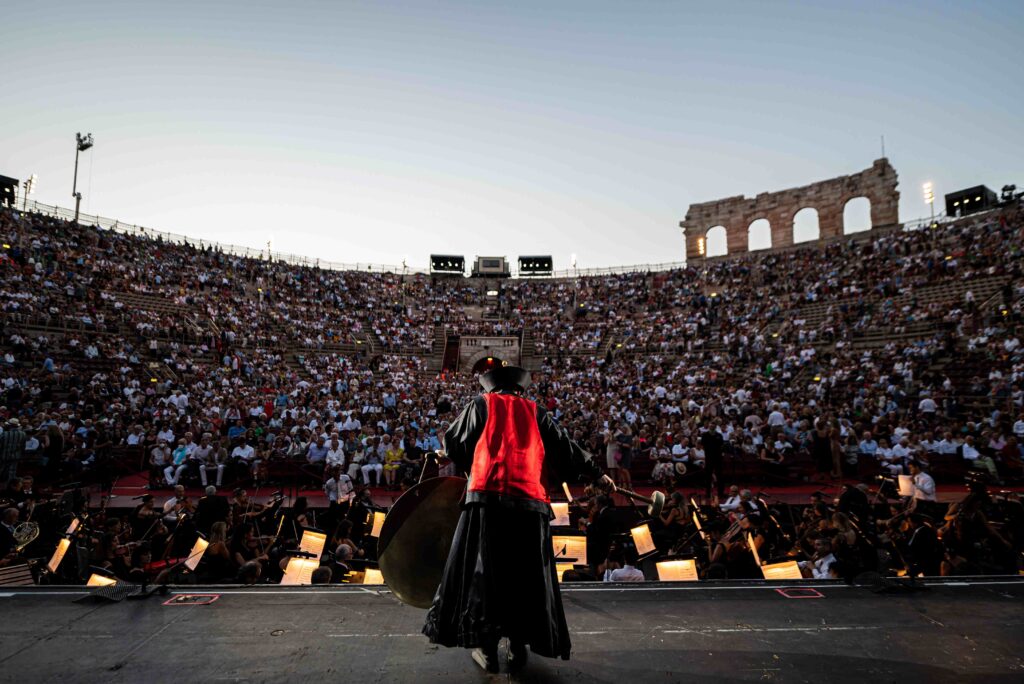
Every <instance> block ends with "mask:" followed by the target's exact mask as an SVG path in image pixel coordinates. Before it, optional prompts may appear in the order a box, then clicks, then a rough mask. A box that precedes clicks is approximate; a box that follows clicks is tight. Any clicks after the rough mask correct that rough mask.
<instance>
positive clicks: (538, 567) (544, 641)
mask: <svg viewBox="0 0 1024 684" xmlns="http://www.w3.org/2000/svg"><path fill="white" fill-rule="evenodd" d="M486 423H487V403H486V401H485V400H484V399H483V397H477V398H476V399H475V400H474V401H472V402H470V404H469V405H468V406H466V408H465V409H464V410H463V411H462V414H461V415H460V416H459V418H458V419H457V420H456V421H455V422H454V423H453V424H452V426H451V427H450V428H449V429H448V431H447V432H446V433H445V449H446V451H447V454H448V456H449V458H451V459H452V461H453V462H454V464H455V467H456V469H457V470H458V471H459V472H464V473H469V472H470V470H471V469H472V465H473V454H474V452H475V450H476V444H477V441H478V440H479V438H480V436H481V434H482V433H483V429H484V425H485V424H486ZM537 426H538V428H539V430H540V435H541V440H542V442H543V444H544V468H543V472H544V473H545V474H546V476H547V480H548V482H547V483H546V484H548V486H549V487H550V486H558V485H559V484H560V483H561V482H575V481H577V480H578V479H579V478H580V477H581V476H582V477H584V478H586V479H589V480H594V479H597V478H599V477H601V474H602V473H601V469H600V467H599V466H598V465H597V463H596V462H595V461H594V459H592V457H591V456H590V454H588V453H587V452H586V451H584V450H583V448H582V447H581V446H580V445H578V444H577V443H576V442H574V441H572V439H570V438H569V435H568V434H567V433H566V431H565V430H564V429H562V428H561V427H560V426H558V425H557V424H556V423H555V422H554V421H553V420H552V419H551V416H550V415H549V414H548V412H547V411H545V410H544V409H543V408H541V407H540V406H538V407H537ZM551 518H552V513H551V507H550V506H549V505H548V504H546V503H544V502H540V501H534V500H531V499H523V498H517V497H513V496H507V495H499V494H493V493H488V492H472V493H470V494H469V495H468V496H467V500H466V502H465V504H464V505H463V511H462V515H461V517H460V518H459V525H458V528H457V529H456V531H455V537H454V538H453V540H452V548H451V552H450V553H449V555H448V562H447V564H446V565H445V571H444V576H443V578H442V579H441V585H440V586H439V587H438V589H437V593H436V594H435V595H434V603H433V605H432V606H431V608H430V611H429V612H428V613H427V621H426V625H425V626H424V627H423V633H424V634H426V635H427V636H428V637H429V638H430V641H431V642H433V643H436V644H441V645H443V646H461V647H463V648H477V647H489V646H491V645H494V644H496V643H497V641H498V639H500V638H501V637H509V639H511V640H513V641H516V642H518V643H523V644H528V645H529V646H530V650H531V651H533V652H534V653H536V654H538V655H542V656H547V657H549V658H554V657H561V658H564V659H568V658H569V652H570V650H571V647H572V645H571V642H570V640H569V628H568V625H566V622H565V613H564V611H563V610H562V599H561V595H560V594H559V591H558V577H557V574H556V571H555V559H554V550H553V548H552V542H551V525H550V521H551Z"/></svg>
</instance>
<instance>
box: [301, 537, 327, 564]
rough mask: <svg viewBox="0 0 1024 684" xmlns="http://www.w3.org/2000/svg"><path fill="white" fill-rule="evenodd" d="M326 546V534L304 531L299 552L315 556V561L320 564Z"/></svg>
mask: <svg viewBox="0 0 1024 684" xmlns="http://www.w3.org/2000/svg"><path fill="white" fill-rule="evenodd" d="M325 544H327V535H326V534H323V533H322V532H313V531H312V530H303V531H302V540H301V541H300V542H299V551H305V552H306V553H311V554H313V556H314V559H313V560H316V561H317V562H319V561H320V556H321V555H323V552H324V545H325Z"/></svg>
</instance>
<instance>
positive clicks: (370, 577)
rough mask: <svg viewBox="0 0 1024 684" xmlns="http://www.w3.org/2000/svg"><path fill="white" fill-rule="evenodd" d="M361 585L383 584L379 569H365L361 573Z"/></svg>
mask: <svg viewBox="0 0 1024 684" xmlns="http://www.w3.org/2000/svg"><path fill="white" fill-rule="evenodd" d="M363 584H384V575H382V574H381V572H380V568H366V570H364V571H363Z"/></svg>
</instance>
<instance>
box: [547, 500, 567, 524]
mask: <svg viewBox="0 0 1024 684" xmlns="http://www.w3.org/2000/svg"><path fill="white" fill-rule="evenodd" d="M551 512H552V513H554V514H555V519H554V520H552V521H551V524H552V525H553V526H565V525H568V524H569V504H568V503H559V502H555V503H553V504H551Z"/></svg>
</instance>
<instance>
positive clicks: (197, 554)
mask: <svg viewBox="0 0 1024 684" xmlns="http://www.w3.org/2000/svg"><path fill="white" fill-rule="evenodd" d="M209 545H210V542H208V541H206V539H204V538H203V536H202V535H199V537H198V538H197V539H196V543H195V544H193V545H192V550H191V551H189V552H188V559H186V560H185V567H186V568H188V569H189V570H191V571H192V572H195V571H196V567H197V566H198V565H199V561H201V560H202V559H203V554H205V553H206V547H208V546H209Z"/></svg>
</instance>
